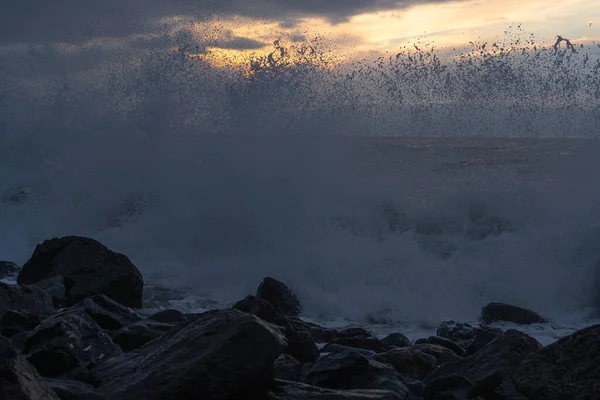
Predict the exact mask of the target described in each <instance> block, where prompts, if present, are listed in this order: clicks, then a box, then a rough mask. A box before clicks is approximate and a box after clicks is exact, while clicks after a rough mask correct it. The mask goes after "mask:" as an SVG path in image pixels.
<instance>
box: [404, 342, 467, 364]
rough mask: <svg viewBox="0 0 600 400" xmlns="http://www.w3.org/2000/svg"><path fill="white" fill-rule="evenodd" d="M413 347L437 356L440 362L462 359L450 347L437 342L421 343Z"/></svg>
mask: <svg viewBox="0 0 600 400" xmlns="http://www.w3.org/2000/svg"><path fill="white" fill-rule="evenodd" d="M413 348H414V349H416V350H419V351H420V352H422V353H425V354H429V355H430V356H433V357H435V359H436V360H437V362H438V363H439V364H445V363H449V362H454V361H458V360H462V357H461V356H459V355H457V354H456V353H455V352H453V351H452V350H450V349H449V348H447V347H444V346H440V345H437V344H431V343H421V344H416V345H414V346H413Z"/></svg>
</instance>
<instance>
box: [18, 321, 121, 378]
mask: <svg viewBox="0 0 600 400" xmlns="http://www.w3.org/2000/svg"><path fill="white" fill-rule="evenodd" d="M25 353H27V360H28V361H29V362H30V363H31V364H33V366H35V368H36V369H37V370H38V372H39V373H40V374H41V375H42V376H44V377H48V378H55V377H57V376H60V375H62V374H64V373H66V372H68V371H70V370H73V369H75V368H78V367H85V366H87V365H90V364H96V363H99V362H102V361H103V360H105V359H107V358H110V357H113V356H116V355H119V354H121V349H120V348H119V347H118V346H117V345H115V344H114V343H113V342H112V340H111V339H110V337H109V336H108V335H106V334H105V333H104V332H102V330H101V329H100V327H99V326H98V324H96V322H95V321H94V320H93V319H92V318H91V317H90V316H89V315H87V314H86V313H84V312H81V311H79V312H78V311H65V312H62V313H59V314H56V315H54V316H52V317H50V318H47V319H45V320H44V321H42V323H41V324H39V325H38V326H37V327H36V328H35V329H34V330H33V331H32V332H31V333H30V334H29V335H28V337H27V340H26V342H25Z"/></svg>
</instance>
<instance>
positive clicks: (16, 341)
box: [10, 331, 31, 353]
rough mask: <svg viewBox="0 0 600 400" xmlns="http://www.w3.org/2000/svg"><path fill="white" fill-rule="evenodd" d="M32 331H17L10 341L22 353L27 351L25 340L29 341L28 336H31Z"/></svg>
mask: <svg viewBox="0 0 600 400" xmlns="http://www.w3.org/2000/svg"><path fill="white" fill-rule="evenodd" d="M29 333H31V332H30V331H25V332H21V333H17V334H16V335H13V336H11V338H10V342H11V343H12V345H13V346H14V347H15V348H16V349H17V350H19V351H20V352H21V353H23V352H24V351H25V342H27V336H29Z"/></svg>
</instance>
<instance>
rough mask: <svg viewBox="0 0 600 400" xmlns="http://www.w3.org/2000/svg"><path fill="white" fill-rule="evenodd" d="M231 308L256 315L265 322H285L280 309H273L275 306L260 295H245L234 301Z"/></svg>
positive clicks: (281, 323)
mask: <svg viewBox="0 0 600 400" xmlns="http://www.w3.org/2000/svg"><path fill="white" fill-rule="evenodd" d="M233 308H235V309H236V310H240V311H243V312H246V313H249V314H253V315H256V316H257V317H258V318H260V319H264V320H265V321H267V322H272V323H275V324H278V325H283V324H285V315H283V313H282V312H281V311H280V310H277V309H275V306H273V304H271V302H270V301H268V300H265V299H261V298H260V297H256V296H246V297H245V298H243V299H242V300H240V301H238V302H237V303H235V304H234V305H233Z"/></svg>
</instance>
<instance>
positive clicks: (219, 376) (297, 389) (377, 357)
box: [0, 237, 600, 400]
mask: <svg viewBox="0 0 600 400" xmlns="http://www.w3.org/2000/svg"><path fill="white" fill-rule="evenodd" d="M2 266H5V267H6V268H5V270H6V271H8V272H7V274H10V273H16V272H17V271H18V279H17V282H18V284H17V285H10V284H6V283H1V282H0V398H2V399H31V400H38V399H39V400H41V399H44V400H46V399H48V400H53V399H63V400H79V399H86V400H95V399H116V400H120V399H147V400H153V399H157V400H158V399H203V400H213V399H214V400H227V399H233V400H235V399H240V400H242V399H249V400H253V399H256V400H262V399H264V400H367V399H368V400H462V399H479V400H492V399H493V400H496V399H498V400H502V399H506V400H542V399H543V400H555V399H556V400H564V399H573V400H576V399H597V398H600V394H599V393H600V325H597V326H592V327H589V328H586V329H583V330H580V331H577V332H575V333H573V334H572V335H570V336H568V337H565V338H563V339H561V340H559V341H557V342H555V343H554V344H552V345H549V346H547V347H543V346H542V345H541V344H540V343H538V341H537V340H535V339H534V338H532V337H530V336H528V335H526V334H525V333H523V332H520V331H517V330H507V331H502V330H500V329H497V328H491V327H489V326H488V325H487V324H489V323H491V322H494V321H499V320H508V321H513V322H516V323H520V324H529V323H539V322H543V321H545V320H544V318H542V317H541V316H539V315H538V314H536V313H534V312H532V311H529V310H525V309H522V308H519V307H515V306H511V305H506V304H501V303H492V304H489V305H488V306H486V307H484V309H483V310H482V325H481V326H471V325H469V324H463V323H458V322H454V321H448V322H444V323H442V324H441V326H440V327H439V329H438V330H437V335H436V336H431V337H429V338H423V339H419V340H417V341H416V342H415V343H413V342H412V341H411V340H409V339H408V338H407V337H406V336H404V335H403V334H402V333H399V332H398V333H393V334H391V335H389V336H387V337H385V338H383V339H379V338H377V337H375V336H373V335H372V334H371V333H369V332H368V331H366V330H365V329H362V328H350V329H344V330H333V329H328V328H325V327H321V326H318V325H316V324H313V323H308V322H305V321H303V320H302V319H300V318H298V316H299V314H300V312H301V304H300V302H299V300H298V298H297V297H296V295H295V294H294V293H293V292H292V291H291V290H290V289H289V288H288V287H286V286H285V285H284V284H283V283H282V282H279V281H277V280H275V279H272V278H265V279H264V280H263V281H262V283H261V284H260V286H259V287H258V290H257V293H256V295H254V296H248V297H246V298H244V299H242V300H240V301H239V302H237V303H236V304H235V305H234V306H233V307H232V308H229V309H223V310H215V311H209V312H205V313H202V314H182V313H180V312H178V311H175V310H165V311H162V312H159V313H157V314H154V315H151V316H148V317H145V318H144V317H142V316H141V315H140V313H139V310H138V311H135V310H134V309H137V308H140V307H141V306H142V295H143V288H144V285H143V278H142V275H141V274H140V272H139V271H138V269H137V268H136V267H135V266H134V265H133V264H132V263H131V261H130V260H129V259H128V258H127V257H126V256H124V255H122V254H118V253H115V252H113V251H111V250H109V249H107V248H106V247H105V246H103V245H102V244H100V243H99V242H97V241H95V240H92V239H88V238H82V237H65V238H56V239H52V240H48V241H46V242H44V243H42V244H41V245H38V246H37V247H36V249H35V252H34V253H33V255H32V257H31V259H30V260H29V261H28V262H27V263H26V264H25V265H24V266H23V268H22V269H20V271H19V270H18V269H17V268H16V266H15V265H14V264H11V263H3V264H2V263H0V272H2V268H3V267H2Z"/></svg>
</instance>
